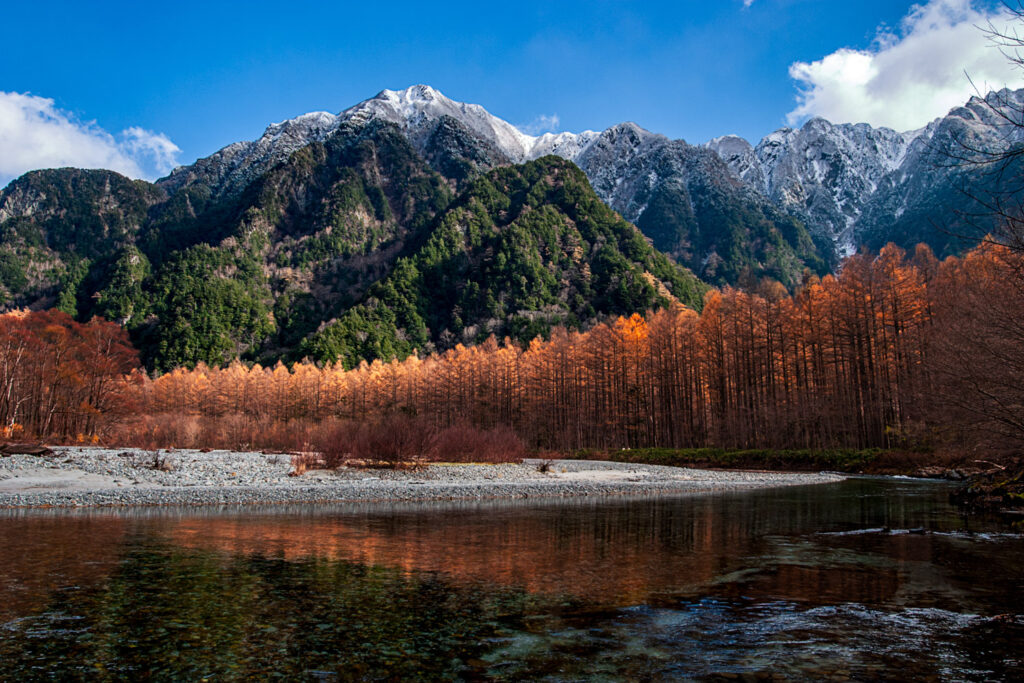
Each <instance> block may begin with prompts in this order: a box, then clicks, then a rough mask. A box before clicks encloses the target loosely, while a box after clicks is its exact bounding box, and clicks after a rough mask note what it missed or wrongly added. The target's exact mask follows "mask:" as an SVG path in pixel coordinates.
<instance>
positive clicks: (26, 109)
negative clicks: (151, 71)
mask: <svg viewBox="0 0 1024 683" xmlns="http://www.w3.org/2000/svg"><path fill="white" fill-rule="evenodd" d="M180 153H181V150H180V149H179V148H178V146H177V145H175V144H174V143H173V142H171V140H170V139H169V138H168V137H167V136H166V135H164V134H163V133H153V132H151V131H148V130H144V129H142V128H138V127H132V128H128V129H126V130H124V131H122V132H121V133H120V134H118V135H117V136H116V137H115V136H113V135H111V134H110V133H108V132H107V131H105V130H103V129H102V128H100V127H99V126H97V125H96V124H95V123H93V122H85V123H83V122H81V121H78V120H76V119H75V118H74V117H73V116H72V115H71V114H69V113H67V112H64V111H61V110H60V109H57V108H56V106H54V102H53V100H52V99H49V98H46V97H38V96H35V95H30V94H28V93H13V92H2V91H0V187H3V186H4V185H6V184H7V183H8V182H9V181H10V180H12V179H13V178H16V177H18V176H20V175H21V174H22V173H25V172H26V171H31V170H34V169H38V168H58V167H61V166H76V167H79V168H107V169H110V170H112V171H117V172H118V173H122V174H124V175H126V176H129V177H132V178H147V179H153V178H156V177H159V176H161V175H164V174H166V173H167V172H168V171H170V170H171V169H172V168H174V167H175V166H176V165H177V160H178V154H180Z"/></svg>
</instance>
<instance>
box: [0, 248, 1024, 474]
mask: <svg viewBox="0 0 1024 683" xmlns="http://www.w3.org/2000/svg"><path fill="white" fill-rule="evenodd" d="M1022 265H1024V257H1022V255H1021V253H1019V252H1015V251H1013V250H1010V249H1007V248H1005V247H1000V246H995V245H991V244H984V245H982V246H980V247H978V248H977V249H975V250H973V251H972V252H970V253H968V254H967V255H965V256H964V257H963V258H949V259H947V260H945V261H943V262H941V263H940V262H938V261H937V260H936V259H935V258H934V256H933V255H932V254H931V253H930V251H928V249H927V248H926V247H920V248H919V249H918V250H917V251H916V252H915V253H914V254H913V255H909V256H908V255H907V254H905V253H904V252H903V251H902V250H901V249H899V248H897V247H895V246H892V245H890V246H888V247H886V248H885V249H883V250H882V251H881V253H880V254H878V255H876V256H870V255H864V254H862V255H857V256H854V257H852V258H850V259H848V260H847V261H846V262H845V264H844V265H843V267H842V269H841V271H840V272H839V274H838V275H836V276H827V277H825V278H822V279H818V278H816V277H808V278H806V280H805V282H804V283H803V285H802V286H801V287H800V288H799V289H798V290H797V291H796V292H795V293H793V294H790V293H789V292H787V291H786V290H784V289H783V288H782V287H781V286H779V285H777V284H771V283H769V284H764V285H762V286H761V287H759V288H758V289H757V290H756V291H740V290H736V289H731V288H726V289H724V290H722V291H713V292H711V293H709V294H708V296H707V298H706V300H705V302H704V308H703V311H702V312H701V313H700V314H697V313H695V312H694V311H692V310H690V309H688V308H685V307H682V306H677V307H674V308H669V309H664V310H660V311H656V312H653V313H648V314H647V315H646V316H641V315H633V316H631V317H628V318H619V319H617V320H613V321H609V322H607V323H604V324H599V325H597V326H595V327H593V328H592V329H590V330H588V331H585V332H575V331H567V330H564V329H556V330H554V332H553V333H552V334H551V336H550V338H549V339H547V340H544V339H540V338H538V339H535V340H534V341H533V342H531V343H530V344H529V345H527V346H525V347H522V346H520V345H517V344H514V343H512V342H511V341H509V340H508V339H506V340H505V341H504V342H499V341H497V340H496V339H493V338H491V339H489V340H487V341H486V342H485V343H483V344H480V345H477V346H474V347H464V346H461V345H459V346H456V347H455V348H453V349H451V350H449V351H446V352H444V353H440V354H433V355H430V356H425V357H421V356H417V355H413V356H410V357H409V358H406V359H405V360H401V361H393V362H382V361H379V360H378V361H374V362H372V363H365V362H364V363H362V364H361V365H359V366H358V367H356V368H354V369H352V370H345V369H344V368H343V367H341V365H340V364H338V365H326V366H319V365H316V364H313V363H309V362H304V363H298V364H295V365H294V366H293V367H291V368H288V367H286V366H284V365H282V364H280V363H279V364H277V365H276V366H274V367H262V366H260V365H247V364H243V363H241V362H238V361H236V362H233V363H231V364H230V365H227V366H225V367H220V368H216V367H207V366H205V365H202V364H200V365H199V366H197V367H196V368H194V369H184V368H180V369H177V370H174V371H171V372H168V373H166V374H164V375H161V376H159V377H156V378H149V377H146V376H145V375H138V376H137V377H136V380H135V381H132V382H126V381H123V379H119V378H118V377H117V373H118V372H126V371H127V370H128V369H130V367H131V366H132V357H131V353H130V351H129V350H127V348H126V347H125V342H124V340H123V339H122V338H120V337H116V335H114V332H113V331H111V330H110V326H109V325H107V324H105V323H99V322H94V323H89V325H85V326H80V327H81V331H80V332H75V334H79V335H80V337H81V340H82V341H81V342H80V341H78V339H79V337H76V336H74V335H72V334H71V332H69V331H68V330H71V329H77V328H71V327H68V326H69V325H71V323H70V321H69V320H64V319H59V318H55V317H54V316H55V315H57V314H50V313H47V314H31V316H39V317H38V318H32V322H31V323H23V322H20V321H22V320H24V319H25V318H19V317H17V316H14V317H12V316H5V317H4V321H5V327H4V330H3V331H2V332H0V339H2V340H4V342H3V343H4V344H6V346H5V347H4V349H5V351H3V353H4V356H3V357H2V358H0V362H9V359H10V358H11V357H16V354H14V356H12V353H13V352H12V351H11V349H12V348H16V347H18V344H19V343H20V344H23V345H24V344H29V342H28V341H26V340H29V339H32V340H35V341H34V342H33V343H32V344H30V345H34V346H35V347H37V348H36V351H35V353H36V355H37V356H38V357H37V358H35V359H34V360H32V361H31V363H29V364H27V365H24V366H23V367H22V368H21V369H20V370H19V372H20V374H19V377H20V378H21V379H20V380H19V382H20V384H18V386H26V387H27V386H29V385H31V383H32V382H36V385H34V386H37V387H39V388H37V390H35V391H34V392H33V391H31V390H30V391H28V393H25V392H24V391H23V392H22V393H21V394H19V395H20V396H23V397H25V398H23V400H22V403H20V404H19V407H12V405H11V403H10V399H4V398H0V401H6V402H0V416H2V417H4V419H5V424H10V423H11V417H10V416H11V415H12V414H13V413H12V410H17V411H20V412H18V415H19V419H20V420H22V423H23V424H25V425H26V426H27V427H29V428H31V429H33V430H36V431H37V432H38V433H53V434H61V433H63V434H70V433H72V432H77V431H79V430H88V429H90V426H91V425H93V424H98V423H97V422H96V421H95V420H96V415H98V414H105V411H107V410H110V409H112V408H113V407H114V406H115V405H117V406H130V407H132V411H131V412H132V414H131V415H129V416H127V418H126V419H125V420H124V421H122V424H121V426H120V427H119V430H120V431H119V434H120V435H121V438H122V439H123V440H126V441H147V442H148V443H151V444H153V445H177V446H198V445H209V446H224V447H239V446H247V447H284V446H285V445H290V446H291V447H292V448H296V449H298V448H300V447H302V446H303V445H305V446H309V445H310V444H316V443H320V442H323V440H324V439H325V438H326V439H327V440H328V441H331V440H332V439H333V442H334V443H337V444H343V445H340V446H338V449H340V450H339V451H338V454H336V455H338V457H341V455H342V453H348V454H353V453H356V452H365V453H369V452H373V451H375V450H376V451H380V452H383V451H388V452H390V451H391V450H395V451H396V452H397V451H405V452H411V451H417V450H418V451H422V452H428V451H430V450H431V449H434V450H437V449H441V450H447V451H449V452H452V453H454V452H456V451H458V450H459V448H462V449H463V450H464V451H467V452H469V451H472V450H473V448H472V447H464V446H458V445H457V444H456V441H458V440H457V439H456V438H455V436H454V435H455V434H456V433H458V430H461V433H462V436H461V437H460V438H461V442H460V443H463V444H465V443H470V442H472V441H473V439H490V438H492V436H493V435H496V434H504V435H505V436H503V437H497V436H493V438H497V439H499V440H500V439H503V438H506V437H507V436H508V435H510V434H514V435H518V438H520V439H522V440H523V441H524V442H525V443H526V444H528V445H529V446H532V447H540V448H550V449H557V450H570V449H578V448H594V449H615V448H640V447H651V448H694V447H716V448H733V449H754V448H759V449H779V448H789V449H794V448H800V449H832V448H871V447H893V446H906V445H914V444H921V443H937V442H944V443H954V444H964V445H972V446H979V447H981V446H983V447H985V448H988V449H991V448H992V447H994V446H995V447H999V448H1018V447H1020V445H1021V444H1024V353H1021V351H1022V350H1024V275H1022ZM31 316H29V317H31ZM47 316H49V317H47ZM44 318H45V320H47V321H50V322H45V323H44V322H43V321H44ZM55 320H62V322H60V323H59V324H58V323H57V322H53V321H55ZM115 329H116V328H115ZM61 330H65V331H64V332H62V331H61ZM100 331H103V334H106V335H108V336H107V337H103V336H102V335H100V334H99V333H100ZM69 335H70V336H69ZM90 335H91V336H90ZM72 337H74V339H75V341H71V339H72ZM115 337H116V339H117V340H118V341H117V342H116V343H114V342H110V344H112V345H113V346H111V345H110V344H108V346H107V347H104V348H107V349H108V351H107V352H106V353H107V355H104V354H103V353H100V354H99V356H95V357H96V358H99V359H101V360H102V361H103V363H105V365H103V364H99V363H98V361H97V364H95V367H103V368H106V369H107V370H108V371H109V373H108V374H107V375H104V376H105V377H107V379H106V380H104V383H102V384H98V382H99V381H100V380H99V379H98V378H97V377H96V376H94V375H88V374H87V373H86V372H85V370H84V369H83V367H82V362H79V361H76V362H79V364H78V365H74V367H75V368H77V369H76V370H75V371H74V372H73V373H72V374H73V375H74V376H76V377H80V380H81V381H80V382H79V381H78V380H75V381H71V380H69V379H68V377H67V376H66V372H65V370H64V368H65V365H64V363H63V362H62V361H63V359H67V358H72V357H74V358H75V359H78V358H80V357H81V358H84V356H83V354H87V353H94V354H96V353H99V352H98V351H89V349H94V348H98V347H99V346H102V344H100V343H99V341H98V340H99V339H100V338H104V339H107V338H110V339H112V338H115ZM18 340H21V341H20V342H19V341H18ZM85 340H92V341H88V342H86V341H85ZM12 345H13V346H12ZM51 346H52V349H51ZM114 347H116V348H117V349H122V348H124V353H121V351H118V353H117V354H114V355H113V356H112V357H108V356H110V354H109V349H110V348H114ZM43 348H45V349H46V350H45V351H43ZM72 348H74V349H78V350H77V351H75V352H74V353H72V352H70V351H68V350H67V349H72ZM61 349H65V350H63V351H62V350H61ZM54 354H57V355H56V356H55V355H54ZM3 359H8V361H4V360H3ZM22 362H23V363H26V362H27V361H22ZM3 367H6V366H3ZM3 367H0V372H3V371H4V370H3ZM69 367H70V366H69ZM30 368H31V369H30ZM67 372H70V371H67ZM37 373H41V374H37ZM3 377H6V375H3V376H0V379H3ZM44 378H45V379H44ZM5 381H6V380H5ZM4 386H7V385H6V384H5V385H4ZM41 387H57V388H58V391H57V393H58V394H59V396H60V397H61V398H60V399H59V400H58V401H57V403H58V404H59V405H60V406H61V407H60V408H59V409H56V410H51V409H50V408H49V407H48V406H50V405H51V404H52V403H53V401H52V399H51V395H50V393H51V392H52V391H53V389H52V388H51V389H43V388H41ZM84 406H89V407H88V408H85V407H84ZM90 415H91V416H92V417H93V422H92V423H90V422H89V419H88V418H89V416H90ZM55 420H56V421H55ZM453 428H457V430H456V431H455V432H451V433H450V434H449V436H448V437H443V436H442V435H443V434H445V430H450V429H453ZM329 430H334V432H333V434H334V436H333V437H331V436H330V435H329V434H328V431H329ZM375 434H376V436H375ZM469 434H475V436H472V437H470V436H467V435H469ZM488 434H490V435H492V436H487V435H488ZM406 437H408V438H409V439H412V440H416V439H420V440H421V441H422V443H419V442H417V443H416V444H412V445H411V446H410V444H398V445H396V444H379V443H376V442H375V441H374V440H375V439H377V440H380V439H382V438H383V439H385V440H387V439H391V440H395V439H402V438H406ZM445 438H447V439H449V443H448V446H441V445H438V444H443V443H445V441H444V439H445ZM509 443H511V441H509ZM389 449H390V450H389ZM321 450H324V449H321ZM336 450H337V449H336ZM498 450H501V449H500V448H498ZM465 457H468V456H465Z"/></svg>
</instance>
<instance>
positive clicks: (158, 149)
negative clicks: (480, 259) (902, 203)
mask: <svg viewBox="0 0 1024 683" xmlns="http://www.w3.org/2000/svg"><path fill="white" fill-rule="evenodd" d="M92 5H93V3H82V2H49V3H30V2H21V3H9V5H8V6H7V7H6V8H5V12H4V13H5V23H6V24H7V27H8V30H7V31H5V32H4V33H5V37H4V40H3V41H2V42H0V185H2V184H4V183H6V182H7V181H8V180H9V179H10V177H13V175H16V174H17V173H20V172H22V171H24V170H28V168H27V167H38V166H45V165H58V164H64V163H74V162H76V161H77V162H78V164H76V165H84V166H104V165H105V166H107V167H112V168H115V169H116V170H121V171H122V172H127V173H129V174H130V175H135V176H142V177H155V176H156V175H158V174H159V173H161V172H163V171H164V170H166V168H168V167H169V166H171V165H173V164H174V163H190V162H191V161H193V160H195V159H196V158H198V157H201V156H206V155H208V154H211V153H212V152H214V151H216V150H217V149H219V148H220V147H222V146H224V145H226V144H229V143H231V142H234V141H236V140H241V139H252V138H254V137H257V136H259V134H260V133H261V132H262V130H263V129H264V127H265V126H266V125H267V124H268V123H271V122H275V121H280V120H282V119H285V118H290V117H293V116H296V115H298V114H300V113H303V112H306V111H313V110H328V111H333V112H337V111H340V110H342V109H344V108H346V107H348V106H350V105H352V104H355V103H356V102H358V101H360V100H363V99H366V98H368V97H371V96H373V95H374V94H375V93H377V92H378V91H380V90H381V89H383V88H392V89H398V88H403V87H406V86H408V85H412V84H416V83H427V84H430V85H432V86H434V87H436V88H437V89H439V90H441V91H442V92H444V93H445V94H446V95H448V96H449V97H452V98H454V99H458V100H463V101H469V102H476V103H479V104H482V105H483V106H484V107H486V108H487V109H488V110H489V111H491V113H493V114H495V115H497V116H500V117H502V118H504V119H506V120H508V121H510V122H512V123H514V124H517V125H522V126H527V127H529V126H531V125H539V124H538V122H545V121H553V120H555V119H556V118H557V126H554V127H556V128H557V130H570V131H579V130H583V129H587V128H589V129H597V130H600V129H603V128H605V127H607V126H609V125H612V124H614V123H617V122H620V121H624V120H633V121H636V122H637V123H639V124H640V125H641V126H644V127H645V128H648V129H650V130H654V131H657V132H661V133H664V134H666V135H670V136H672V137H681V138H685V139H686V140H688V141H690V142H695V143H697V142H703V141H706V140H707V139H709V138H711V137H714V136H717V135H722V134H726V133H736V134H739V135H742V136H744V137H747V138H748V139H751V140H756V139H759V138H760V137H761V136H763V135H765V134H767V133H769V132H771V131H772V130H774V129H776V128H778V127H780V126H782V125H785V124H786V123H787V122H789V123H793V124H799V123H800V122H801V121H802V120H803V119H805V118H806V117H807V116H810V115H815V114H820V115H825V116H826V117H828V118H831V119H833V120H840V119H844V118H846V119H849V120H868V121H869V122H871V123H874V124H876V125H891V126H893V127H903V128H910V127H916V126H917V125H918V124H917V123H916V121H917V120H918V119H920V118H922V117H926V118H925V120H926V119H927V118H932V117H934V116H938V115H940V114H941V113H944V111H945V110H947V109H948V107H949V106H951V105H948V104H947V102H950V101H959V99H960V98H962V95H963V92H967V91H966V90H965V88H966V87H967V83H966V80H967V79H966V76H965V75H964V71H965V70H967V71H969V72H970V73H971V75H972V77H974V78H975V80H976V81H980V82H983V83H986V84H991V85H996V86H1002V85H1005V84H1009V85H1016V86H1017V87H1020V85H1024V82H1021V78H1020V75H1018V74H1015V73H1012V72H1008V71H1007V72H1005V73H1004V72H1002V71H1000V70H999V69H1000V64H1001V63H1002V61H1003V60H1001V59H1000V57H999V55H998V53H996V51H995V50H993V49H992V48H990V47H987V46H984V45H983V39H982V38H981V37H980V32H978V31H977V29H976V28H974V25H975V24H977V23H980V22H983V21H987V20H989V19H991V18H993V17H995V18H996V19H997V20H1000V17H999V15H997V14H995V12H996V10H995V9H994V8H995V7H996V6H997V3H995V2H990V1H988V0H974V1H972V0H927V1H926V2H922V3H919V4H918V5H915V4H914V3H913V2H908V1H907V0H860V1H859V2H848V1H837V0H752V1H751V0H704V1H702V2H690V1H681V2H679V1H677V2H666V3H660V2H653V1H647V2H628V1H620V2H612V1H603V0H588V1H587V2H576V1H574V0H573V1H561V2H550V1H548V2H520V3H516V4H514V5H512V4H507V3H495V4H490V5H488V4H485V3H480V2H447V3H426V2H415V3H403V2H389V3H383V2H378V3H373V2H363V3H346V2H308V1H304V0H291V1H290V2H274V3H271V2H262V1H259V0H257V1H252V2H247V3H238V4H234V3H232V4H225V3H217V2H202V3H201V2H188V1H184V2H177V3H159V4H158V3H127V2H106V3H103V4H102V7H99V8H98V7H96V6H92ZM801 65H802V66H801ZM865 70H866V71H865ZM930 72H935V73H930ZM865 73H867V75H865ZM922 74H923V76H922ZM929 79H933V80H934V81H935V82H931V81H929ZM915 84H916V85H917V86H921V87H922V88H923V89H921V90H920V91H919V92H915V91H914V87H913V86H914V85H915ZM957 88H959V89H960V90H957ZM954 91H955V92H954ZM961 91H962V92H961ZM801 93H803V94H802V95H801ZM936 93H938V94H939V95H942V96H943V97H944V98H945V99H942V97H938V96H937V95H936ZM4 98H6V99H4ZM951 98H952V99H951ZM925 100H927V101H925ZM931 100H935V101H931ZM926 110H927V111H926ZM549 127H551V126H549ZM83 136H84V138H85V139H80V138H82V137H83ZM79 145H81V146H82V147H83V150H84V151H82V153H81V154H78V156H75V154H77V152H76V151H75V150H76V148H77V146H79ZM62 155H63V156H62ZM132 164H134V167H133V166H132Z"/></svg>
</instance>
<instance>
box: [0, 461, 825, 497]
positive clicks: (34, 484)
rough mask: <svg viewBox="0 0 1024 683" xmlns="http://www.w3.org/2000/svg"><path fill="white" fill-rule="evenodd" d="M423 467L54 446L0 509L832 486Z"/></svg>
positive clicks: (736, 477)
mask: <svg viewBox="0 0 1024 683" xmlns="http://www.w3.org/2000/svg"><path fill="white" fill-rule="evenodd" d="M541 462H542V461H541V460H536V459H527V460H525V461H523V463H521V464H520V463H502V464H460V463H442V464H428V465H427V466H425V467H424V468H421V469H417V470H369V469H355V468H342V469H339V470H309V471H307V472H306V473H305V474H303V475H300V476H289V472H290V471H291V470H292V466H291V458H290V456H288V455H285V454H264V453H253V452H239V451H210V452H208V453H201V452H200V451H193V450H181V451H170V452H167V451H161V452H159V453H158V454H155V453H154V452H152V451H142V450H138V449H103V448H75V447H69V448H54V455H52V456H47V457H40V456H20V455H14V456H9V457H5V458H0V508H5V509H17V508H20V509H33V508H82V507H94V508H124V507H137V506H144V507H152V506H200V505H201V506H217V505H233V506H243V505H263V504H271V505H273V504H289V503H305V504H337V503H369V502H419V501H458V500H500V499H507V500H521V499H528V498H565V497H583V496H615V495H669V494H681V493H699V492H725V491H744V490H759V489H765V488H772V487H779V486H799V485H808V484H823V483H833V482H838V481H841V480H842V479H844V476H843V475H841V474H833V473H828V474H826V473H817V474H809V473H786V472H749V471H731V470H698V469H689V468H679V467H668V466H660V465H641V464H630V463H619V462H608V461H589V460H551V461H544V462H549V463H551V465H550V470H549V471H548V472H546V473H544V472H540V471H539V464H540V463H541Z"/></svg>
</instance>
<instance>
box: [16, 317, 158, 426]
mask: <svg viewBox="0 0 1024 683" xmlns="http://www.w3.org/2000/svg"><path fill="white" fill-rule="evenodd" d="M138 366H139V363H138V354H137V353H136V352H135V350H134V349H133V348H132V346H131V343H130V342H129V340H128V335H127V334H126V333H125V332H124V330H122V329H121V328H120V327H118V326H117V325H115V324H113V323H108V322H105V321H103V320H100V319H98V318H93V319H92V320H91V321H89V322H88V323H85V324H81V323H76V322H75V321H74V320H72V319H71V317H70V316H68V315H66V314H64V313H61V312H60V311H55V310H54V311H37V312H27V311H13V312H10V313H4V314H2V315H0V430H2V432H0V435H2V436H4V437H8V438H11V437H19V436H26V437H33V436H44V437H51V438H53V437H57V438H69V437H71V438H74V437H79V438H82V437H85V436H90V437H98V436H100V435H102V434H104V433H105V432H106V431H107V430H108V429H109V428H110V426H111V423H112V419H114V418H116V417H117V416H118V415H120V414H123V413H125V412H126V411H129V410H131V408H132V406H131V399H132V397H134V396H135V395H136V392H134V391H133V390H132V388H131V386H130V384H131V378H130V377H129V373H131V372H132V371H133V370H135V369H137V368H138Z"/></svg>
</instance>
